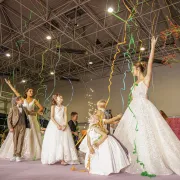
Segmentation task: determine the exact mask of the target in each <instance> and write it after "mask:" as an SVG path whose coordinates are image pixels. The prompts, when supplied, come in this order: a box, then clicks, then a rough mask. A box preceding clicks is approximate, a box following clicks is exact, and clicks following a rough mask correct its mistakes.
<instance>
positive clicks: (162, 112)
mask: <svg viewBox="0 0 180 180" xmlns="http://www.w3.org/2000/svg"><path fill="white" fill-rule="evenodd" d="M160 113H161V115H162V117H163V118H164V119H165V120H167V119H168V116H167V115H166V114H165V112H164V111H163V110H160Z"/></svg>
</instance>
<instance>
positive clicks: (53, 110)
mask: <svg viewBox="0 0 180 180" xmlns="http://www.w3.org/2000/svg"><path fill="white" fill-rule="evenodd" d="M54 112H55V106H51V121H53V122H54V124H55V125H56V126H57V128H58V129H59V130H61V129H62V127H61V126H60V125H59V124H58V123H57V122H56V120H55V119H54Z"/></svg>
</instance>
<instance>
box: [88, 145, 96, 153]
mask: <svg viewBox="0 0 180 180" xmlns="http://www.w3.org/2000/svg"><path fill="white" fill-rule="evenodd" d="M89 151H90V154H94V153H95V151H94V148H93V147H92V146H91V147H90V148H89Z"/></svg>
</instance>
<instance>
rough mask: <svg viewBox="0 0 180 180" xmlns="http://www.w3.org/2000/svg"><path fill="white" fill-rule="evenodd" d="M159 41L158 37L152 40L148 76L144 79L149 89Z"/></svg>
mask: <svg viewBox="0 0 180 180" xmlns="http://www.w3.org/2000/svg"><path fill="white" fill-rule="evenodd" d="M157 39H158V38H157V37H156V38H155V37H154V36H153V37H152V39H151V53H150V56H149V60H148V66H147V74H146V77H145V79H144V82H145V84H146V85H147V86H148V87H149V84H150V81H151V77H152V67H153V61H154V52H155V46H156V42H157Z"/></svg>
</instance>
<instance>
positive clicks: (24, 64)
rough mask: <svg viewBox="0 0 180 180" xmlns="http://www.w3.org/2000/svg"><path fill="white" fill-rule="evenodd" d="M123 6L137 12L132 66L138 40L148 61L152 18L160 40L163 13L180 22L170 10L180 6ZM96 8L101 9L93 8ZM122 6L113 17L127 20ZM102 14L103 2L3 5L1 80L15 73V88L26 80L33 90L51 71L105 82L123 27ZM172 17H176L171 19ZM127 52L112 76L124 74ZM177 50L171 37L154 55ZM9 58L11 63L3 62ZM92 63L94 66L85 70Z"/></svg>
mask: <svg viewBox="0 0 180 180" xmlns="http://www.w3.org/2000/svg"><path fill="white" fill-rule="evenodd" d="M117 2H118V1H117ZM125 2H128V3H127V5H128V7H129V8H131V9H132V8H133V7H135V8H136V15H135V17H134V22H135V23H136V25H137V27H136V28H134V29H133V28H132V33H133V35H134V37H135V45H136V53H135V54H133V55H132V60H136V59H138V56H139V49H138V48H139V39H140V40H141V41H142V42H143V45H144V46H146V47H147V50H146V51H145V52H143V53H142V55H143V56H148V52H149V50H148V47H149V41H150V37H151V36H152V32H151V26H152V15H153V14H156V15H157V20H156V21H155V24H154V26H155V29H156V34H159V33H160V32H161V31H162V30H165V29H167V28H169V25H168V24H167V20H166V17H163V18H162V17H161V18H159V16H160V13H161V12H162V13H163V14H164V16H165V14H167V13H169V14H168V16H169V17H170V18H171V20H172V21H173V22H176V23H177V24H178V23H179V22H180V21H179V19H180V15H179V11H178V9H177V8H176V9H174V6H176V7H178V5H179V6H180V2H179V1H178V0H177V1H176V0H175V1H173V3H165V1H164V0H163V3H160V1H158V2H159V3H158V2H156V1H155V3H154V6H153V7H154V8H153V9H152V8H151V7H152V3H153V0H147V1H145V2H144V3H141V4H139V5H138V6H135V3H136V1H135V0H131V1H125ZM94 4H96V5H99V7H101V8H102V7H103V8H102V9H100V8H95V7H94ZM115 4H117V3H115ZM115 4H114V6H115ZM147 4H149V6H147ZM120 6H121V7H122V8H121V10H120V11H119V12H117V15H118V16H120V17H123V18H124V19H126V18H127V15H128V13H129V12H128V10H127V9H126V8H125V6H124V5H123V3H121V4H120ZM106 8H107V4H102V1H99V3H98V2H97V1H96V0H91V1H90V0H66V1H65V0H59V1H54V0H29V1H27V0H14V1H13V5H11V4H10V1H9V0H5V1H1V2H0V59H1V60H0V72H1V74H3V73H4V74H8V73H10V74H12V71H13V72H15V79H16V80H17V82H20V81H21V80H22V79H26V80H28V83H29V84H37V83H38V82H39V81H40V80H41V77H42V76H43V77H44V79H45V80H46V81H49V80H52V79H53V76H51V75H50V71H54V70H55V71H56V72H55V73H56V77H59V78H60V77H62V76H66V77H69V78H80V77H81V76H82V75H84V74H86V73H87V74H92V75H93V76H94V77H95V78H100V77H106V76H107V75H108V73H109V71H110V68H111V63H112V59H113V55H114V54H115V52H116V49H115V46H116V44H117V43H118V42H119V41H122V39H123V36H124V25H125V24H124V22H122V21H120V20H119V21H118V20H117V18H115V17H113V15H111V14H107V12H106V11H107V9H106ZM167 8H168V9H169V11H168V12H167ZM174 11H176V12H177V13H176V14H175V13H173V12H174ZM102 12H103V13H102ZM171 13H172V14H171ZM102 14H104V15H102ZM149 17H150V18H149ZM111 20H112V22H111ZM53 22H55V23H53ZM108 24H110V25H108ZM47 35H51V36H52V40H51V41H47V40H46V36H47ZM137 35H139V38H137ZM173 42H175V43H176V45H177V46H176V47H175V46H174V45H173ZM58 48H59V49H60V51H58ZM62 48H66V49H68V48H69V49H72V50H73V49H74V52H73V51H72V52H71V53H69V52H61V49H62ZM127 48H128V42H127V43H126V44H123V45H122V46H121V47H120V49H121V53H120V55H119V56H118V57H117V60H116V63H115V68H114V73H115V74H120V73H123V69H124V68H123V66H124V65H125V64H126V62H125V58H124V56H123V53H124V52H126V50H127ZM178 49H179V40H178V39H176V38H175V37H173V36H172V37H170V38H169V39H168V45H167V46H166V48H164V46H163V42H161V41H159V43H158V46H157V49H156V55H157V56H158V57H159V58H162V57H163V56H164V55H169V54H172V53H176V52H178ZM3 50H4V52H3ZM75 50H76V51H77V50H84V51H85V53H84V54H83V53H82V54H76V53H75ZM7 52H9V53H10V54H11V57H9V58H7V57H6V56H5V53H7ZM90 62H92V63H93V64H89V63H90ZM55 68H56V69H55ZM42 69H43V70H42ZM40 73H41V77H40V76H39V74H40Z"/></svg>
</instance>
